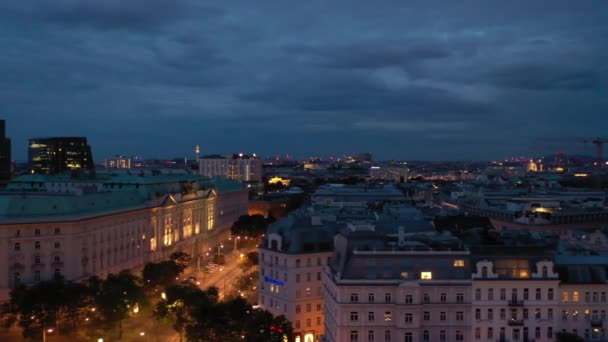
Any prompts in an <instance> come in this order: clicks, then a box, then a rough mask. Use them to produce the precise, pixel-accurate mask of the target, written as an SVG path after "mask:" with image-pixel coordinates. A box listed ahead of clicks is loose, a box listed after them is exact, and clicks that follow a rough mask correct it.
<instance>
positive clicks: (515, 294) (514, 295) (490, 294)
mask: <svg viewBox="0 0 608 342" xmlns="http://www.w3.org/2000/svg"><path fill="white" fill-rule="evenodd" d="M519 293H520V291H519V290H518V289H516V288H512V289H511V293H510V295H511V296H510V297H509V300H513V301H517V300H519V299H520V298H521V299H522V300H530V291H529V290H528V289H523V290H522V291H521V297H520V295H519ZM485 298H486V300H494V289H493V288H488V289H487V291H486V296H485ZM498 298H499V300H507V289H506V288H501V289H500V290H499V297H498ZM553 298H554V291H553V289H547V297H546V299H547V300H553ZM534 299H535V300H543V298H542V289H541V288H537V289H536V290H535V291H534ZM475 300H478V301H480V300H483V299H482V289H479V288H478V289H475Z"/></svg>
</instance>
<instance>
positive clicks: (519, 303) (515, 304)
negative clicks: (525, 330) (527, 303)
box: [509, 299, 524, 307]
mask: <svg viewBox="0 0 608 342" xmlns="http://www.w3.org/2000/svg"><path fill="white" fill-rule="evenodd" d="M509 306H511V307H520V306H524V301H523V300H513V299H511V300H510V301H509Z"/></svg>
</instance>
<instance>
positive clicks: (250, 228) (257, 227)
mask: <svg viewBox="0 0 608 342" xmlns="http://www.w3.org/2000/svg"><path fill="white" fill-rule="evenodd" d="M269 223H270V221H269V220H268V219H266V218H265V217H264V216H262V215H258V214H256V215H242V216H240V217H239V218H238V220H237V221H236V222H234V223H233V224H232V228H231V229H230V231H231V233H232V235H233V236H247V237H252V238H259V237H261V236H262V235H263V234H265V233H266V229H268V224H269Z"/></svg>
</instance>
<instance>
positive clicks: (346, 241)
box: [324, 231, 471, 342]
mask: <svg viewBox="0 0 608 342" xmlns="http://www.w3.org/2000/svg"><path fill="white" fill-rule="evenodd" d="M389 246H390V245H387V240H386V237H385V236H382V235H381V234H377V233H374V232H362V231H359V232H352V233H350V234H348V235H343V234H340V235H338V236H336V240H335V249H334V253H333V255H332V258H331V261H330V263H329V265H328V267H326V269H325V272H324V275H325V277H324V286H325V322H326V326H325V340H326V341H406V342H414V341H470V340H471V336H470V334H471V329H470V327H471V295H470V294H471V290H470V289H471V279H470V261H469V260H470V258H469V252H467V251H448V250H445V251H435V250H430V249H426V250H425V249H419V247H422V246H418V248H412V249H407V250H398V249H395V248H391V247H389Z"/></svg>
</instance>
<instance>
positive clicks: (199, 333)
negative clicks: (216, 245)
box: [154, 284, 293, 342]
mask: <svg viewBox="0 0 608 342" xmlns="http://www.w3.org/2000/svg"><path fill="white" fill-rule="evenodd" d="M165 293H166V296H165V298H166V299H164V300H161V301H159V302H158V303H157V305H156V308H155V310H154V315H155V317H156V318H157V319H159V320H161V321H164V322H165V323H167V324H171V326H172V327H173V328H174V329H175V330H176V331H177V332H178V333H179V334H180V341H181V340H182V338H183V337H184V336H185V337H186V340H187V341H209V342H216V341H217V342H220V341H225V342H231V341H235V342H236V341H243V340H244V341H251V342H257V341H259V342H265V341H270V342H274V341H276V342H282V341H283V338H284V336H290V335H291V334H292V332H293V330H292V327H291V323H289V321H287V319H286V318H285V316H278V317H274V316H273V315H272V314H271V313H270V312H268V311H265V310H260V309H254V308H253V307H252V306H251V305H250V304H249V303H247V301H246V300H245V299H243V298H241V297H234V298H231V299H229V300H226V301H223V302H220V301H218V290H217V288H214V287H212V288H209V289H208V290H206V291H203V290H201V289H199V288H198V287H196V286H194V285H192V284H177V285H172V286H169V287H168V288H167V289H166V292H165Z"/></svg>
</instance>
